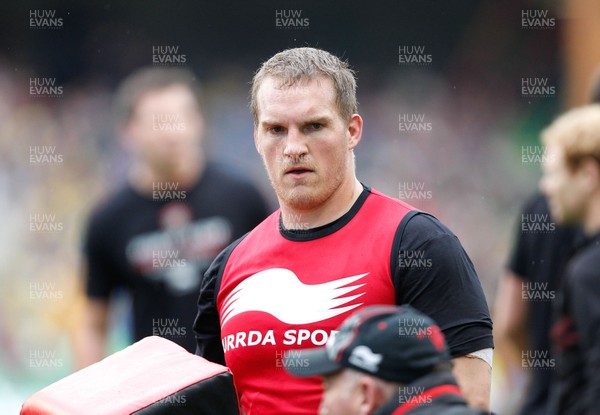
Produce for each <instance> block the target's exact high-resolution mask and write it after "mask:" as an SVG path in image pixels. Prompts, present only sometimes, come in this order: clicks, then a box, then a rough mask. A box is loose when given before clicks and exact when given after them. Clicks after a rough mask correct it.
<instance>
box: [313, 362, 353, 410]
mask: <svg viewBox="0 0 600 415" xmlns="http://www.w3.org/2000/svg"><path fill="white" fill-rule="evenodd" d="M356 380H357V377H356V375H355V374H353V373H351V372H350V371H348V370H342V371H340V372H337V373H334V374H332V375H328V376H325V377H324V379H323V398H322V400H321V406H320V407H319V415H359V414H360V413H361V412H360V409H361V408H360V399H359V396H358V392H359V391H358V385H357V382H356Z"/></svg>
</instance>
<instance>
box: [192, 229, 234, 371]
mask: <svg viewBox="0 0 600 415" xmlns="http://www.w3.org/2000/svg"><path fill="white" fill-rule="evenodd" d="M243 238H244V237H243V236H242V237H241V238H240V239H238V240H237V241H235V242H233V243H232V244H231V245H229V246H228V247H227V248H225V250H224V251H223V252H221V253H220V254H219V255H218V256H217V257H216V258H215V260H214V261H213V263H212V264H211V265H210V267H209V268H208V270H207V271H206V272H205V273H204V276H203V278H202V281H201V282H200V295H199V296H198V313H197V315H196V320H195V321H194V334H195V336H196V354H197V355H198V356H202V357H204V358H205V359H207V360H210V361H211V362H214V363H219V364H221V365H225V354H224V352H223V345H222V344H221V321H220V319H219V311H218V309H217V295H218V294H219V287H220V286H221V278H222V277H223V271H224V269H225V265H226V264H227V259H228V258H229V255H230V254H231V252H232V251H233V249H234V248H235V247H236V246H237V244H238V243H240V241H241V240H242V239H243Z"/></svg>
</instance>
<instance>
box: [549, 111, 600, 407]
mask: <svg viewBox="0 0 600 415" xmlns="http://www.w3.org/2000/svg"><path fill="white" fill-rule="evenodd" d="M542 141H543V143H544V144H545V145H546V146H547V148H548V157H547V159H546V161H545V162H544V168H543V176H542V179H541V181H540V187H541V189H542V191H543V192H544V194H545V195H546V197H547V198H548V205H549V207H550V210H551V212H552V215H553V216H554V218H555V219H556V221H557V222H558V223H576V224H580V225H582V227H583V231H584V233H585V241H584V242H583V243H581V244H579V246H578V247H577V250H576V252H575V254H574V255H573V257H572V258H571V259H570V260H569V262H568V264H567V267H566V270H565V273H564V275H563V277H562V281H561V284H560V290H559V293H558V301H557V307H556V310H557V317H558V318H557V320H556V322H555V323H554V324H553V326H552V331H551V338H552V342H553V346H554V348H555V350H556V354H557V368H558V378H557V380H556V381H555V384H554V385H553V393H552V401H551V404H550V410H549V411H548V412H547V413H549V414H586V415H591V414H596V413H598V403H597V400H598V396H600V331H599V330H598V328H599V327H600V268H599V267H598V263H600V105H598V104H594V105H590V106H587V107H581V108H576V109H574V110H571V111H569V112H567V113H565V114H563V115H562V116H560V117H559V118H558V119H557V120H555V121H554V122H553V123H552V124H551V125H550V126H549V127H548V128H546V129H545V130H544V131H543V133H542Z"/></svg>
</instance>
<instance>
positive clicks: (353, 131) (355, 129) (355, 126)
mask: <svg viewBox="0 0 600 415" xmlns="http://www.w3.org/2000/svg"><path fill="white" fill-rule="evenodd" d="M362 129H363V119H362V117H361V116H360V115H358V114H352V115H351V116H350V120H349V121H348V150H353V149H354V147H356V146H357V145H358V143H359V141H360V139H361V137H362Z"/></svg>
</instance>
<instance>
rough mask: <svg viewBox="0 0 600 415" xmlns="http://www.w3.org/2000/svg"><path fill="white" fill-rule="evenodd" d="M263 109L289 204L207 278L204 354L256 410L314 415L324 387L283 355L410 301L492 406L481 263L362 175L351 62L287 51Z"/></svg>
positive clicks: (201, 316) (258, 110) (265, 87)
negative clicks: (360, 315) (352, 320)
mask: <svg viewBox="0 0 600 415" xmlns="http://www.w3.org/2000/svg"><path fill="white" fill-rule="evenodd" d="M252 110H253V115H254V142H255V145H256V149H257V151H258V153H259V154H260V156H261V157H262V159H263V163H264V165H265V168H266V171H267V174H268V176H269V178H270V180H271V184H272V186H273V188H274V190H275V193H276V195H277V198H278V201H279V205H280V210H278V211H276V212H274V213H273V214H272V215H270V216H269V217H268V218H267V219H266V220H265V221H263V222H262V223H261V224H260V225H259V226H257V227H256V228H255V229H254V230H253V231H252V232H250V233H248V234H247V235H245V236H244V237H243V238H240V240H238V241H236V242H235V243H234V244H232V245H230V246H229V247H228V248H227V249H226V250H224V251H223V252H222V253H221V254H220V255H219V256H218V257H217V259H215V261H214V263H213V264H212V265H211V267H210V269H209V270H208V271H207V273H206V274H205V275H204V279H203V282H202V284H201V285H202V287H201V291H200V297H199V300H198V316H197V318H196V322H195V324H194V331H195V332H196V337H197V340H198V351H197V353H198V354H199V355H201V356H203V357H205V358H206V359H208V360H211V361H214V362H217V363H222V364H224V363H225V364H227V366H228V367H229V368H230V369H231V371H232V373H233V375H234V379H235V382H236V388H237V391H238V393H239V394H240V396H241V397H240V404H241V406H242V408H243V409H244V411H246V413H247V414H248V415H250V414H252V413H258V414H261V415H265V414H269V413H273V414H279V413H294V414H311V413H315V412H316V410H317V407H318V405H319V402H320V400H321V395H322V392H323V389H322V385H321V384H320V382H318V379H297V378H294V377H292V376H290V375H289V374H287V373H286V372H285V371H284V370H281V366H278V364H279V363H278V362H279V360H278V357H277V356H278V354H281V353H283V352H285V351H286V350H289V349H292V348H293V346H294V345H296V346H297V345H302V346H303V347H306V348H310V347H316V346H320V345H323V344H324V343H325V342H326V341H327V338H328V337H329V336H331V335H332V333H333V331H334V330H335V329H336V327H338V326H339V325H340V323H341V322H342V321H343V320H344V318H345V317H346V316H347V313H348V312H349V311H350V310H353V309H355V308H358V307H362V306H367V305H373V304H404V303H410V304H411V305H412V306H414V307H415V308H418V309H419V310H421V311H423V312H425V313H427V314H428V315H430V316H431V317H432V318H433V319H434V320H436V321H437V322H438V324H439V325H440V327H441V329H442V330H443V331H444V335H445V336H446V339H447V341H448V345H449V350H450V354H451V356H452V359H453V362H454V373H455V374H456V376H457V378H458V381H459V383H460V385H461V388H463V391H464V392H465V396H466V398H467V401H469V402H472V403H473V404H474V405H476V406H481V407H482V408H487V406H488V405H489V394H490V382H491V359H492V348H493V339H492V321H491V319H490V317H489V311H488V307H487V302H486V299H485V296H484V294H483V290H482V288H481V284H480V282H479V279H478V277H477V274H476V272H475V269H474V267H473V264H472V263H471V261H470V259H469V257H468V255H467V254H466V252H465V250H464V249H463V247H462V245H461V243H460V241H459V240H458V238H457V237H456V236H455V235H454V234H453V233H452V232H451V231H450V230H449V229H448V228H446V227H445V226H444V225H443V224H441V223H440V222H439V221H438V220H437V219H435V218H434V217H432V216H431V215H428V214H425V213H423V212H420V211H417V210H416V209H414V208H413V207H412V206H410V205H408V204H406V203H404V202H402V201H400V200H397V199H393V198H391V197H388V196H385V195H383V194H382V193H380V192H378V191H376V190H373V189H370V188H369V187H367V186H364V185H363V184H362V183H360V182H359V180H358V179H357V177H356V172H355V160H354V149H355V148H356V146H357V145H358V143H359V141H360V140H361V136H362V126H363V123H362V118H361V116H360V115H359V114H358V113H357V110H358V109H357V102H356V79H355V77H354V74H353V71H352V70H351V69H350V68H349V66H348V64H347V63H345V62H343V61H341V60H340V59H339V58H338V57H336V56H334V55H332V54H330V53H328V52H326V51H324V50H320V49H315V48H308V47H307V48H293V49H288V50H285V51H283V52H280V53H278V54H276V55H274V56H273V57H271V58H270V59H269V60H268V61H266V62H265V63H263V65H262V67H261V68H260V69H259V71H258V72H257V73H256V75H255V77H254V80H253V86H252ZM346 294H347V295H346Z"/></svg>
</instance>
